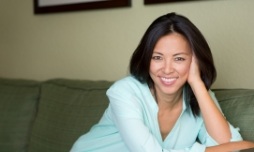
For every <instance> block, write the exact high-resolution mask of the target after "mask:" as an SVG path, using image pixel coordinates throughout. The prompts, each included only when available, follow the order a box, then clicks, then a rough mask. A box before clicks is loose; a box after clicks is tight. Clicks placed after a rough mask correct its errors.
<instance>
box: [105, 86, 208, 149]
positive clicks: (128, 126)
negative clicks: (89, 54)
mask: <svg viewBox="0 0 254 152" xmlns="http://www.w3.org/2000/svg"><path fill="white" fill-rule="evenodd" d="M107 96H108V97H109V100H110V105H109V111H110V112H111V117H112V118H111V119H112V120H113V122H114V123H115V125H116V127H117V128H118V130H119V133H120V135H121V137H122V139H123V141H124V143H125V144H126V146H127V147H128V148H129V150H130V151H142V152H194V151H199V152H204V151H205V146H204V145H201V144H199V143H195V144H194V145H193V146H192V147H187V148H183V149H181V150H173V149H164V148H163V147H162V145H161V144H160V143H159V141H158V140H157V139H156V137H155V136H154V135H153V134H152V133H151V132H150V131H149V128H148V127H147V126H146V125H145V124H144V120H143V115H142V104H141V103H140V102H139V100H140V99H139V98H138V97H137V96H135V93H134V92H133V90H131V89H129V88H128V89H127V90H126V89H124V86H121V87H116V86H113V87H111V88H110V89H109V90H108V91H107Z"/></svg>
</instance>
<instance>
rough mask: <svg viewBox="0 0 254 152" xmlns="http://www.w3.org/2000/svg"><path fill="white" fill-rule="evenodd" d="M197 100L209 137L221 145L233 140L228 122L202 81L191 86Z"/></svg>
mask: <svg viewBox="0 0 254 152" xmlns="http://www.w3.org/2000/svg"><path fill="white" fill-rule="evenodd" d="M191 88H192V90H193V92H194V94H195V96H196V98H197V101H198V104H199V107H200V111H201V114H202V116H203V119H204V123H205V126H206V129H207V132H208V133H209V135H210V136H211V137H212V138H213V139H215V140H216V141H217V142H218V143H219V144H222V143H227V142H229V141H230V139H231V133H230V128H229V124H228V122H227V120H226V119H225V118H224V116H223V114H222V113H221V111H220V110H219V108H218V107H217V105H216V104H215V102H214V101H213V99H212V98H211V96H210V94H209V92H208V91H207V89H206V88H205V85H204V83H203V82H202V81H198V82H195V83H194V84H191Z"/></svg>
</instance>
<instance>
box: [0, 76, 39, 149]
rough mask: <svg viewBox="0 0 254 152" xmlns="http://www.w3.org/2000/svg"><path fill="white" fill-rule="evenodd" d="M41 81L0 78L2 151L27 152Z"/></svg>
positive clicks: (0, 142)
mask: <svg viewBox="0 0 254 152" xmlns="http://www.w3.org/2000/svg"><path fill="white" fill-rule="evenodd" d="M39 85H40V83H39V82H36V81H30V80H21V79H5V78H0V151H2V152H14V151H19V152H26V151H27V147H28V142H29V137H30V131H31V128H32V123H33V121H34V118H35V115H36V106H37V104H38V98H39V88H40V86H39Z"/></svg>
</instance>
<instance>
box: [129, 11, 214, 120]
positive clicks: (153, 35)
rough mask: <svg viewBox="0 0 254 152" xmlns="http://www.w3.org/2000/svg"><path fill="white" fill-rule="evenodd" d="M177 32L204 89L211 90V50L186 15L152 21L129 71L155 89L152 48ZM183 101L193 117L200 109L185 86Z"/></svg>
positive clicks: (186, 85)
mask: <svg viewBox="0 0 254 152" xmlns="http://www.w3.org/2000/svg"><path fill="white" fill-rule="evenodd" d="M173 32H176V33H179V34H181V35H182V36H184V37H185V38H186V40H187V41H188V42H189V45H190V47H191V49H192V51H193V53H194V54H195V55H196V58H197V62H198V66H199V69H200V74H201V79H202V81H203V82H204V84H205V86H206V89H207V90H208V89H210V87H211V85H212V84H213V82H214V81H215V79H216V69H215V66H214V61H213V57H212V53H211V50H210V47H209V45H208V43H207V41H206V40H205V38H204V36H203V34H202V33H201V32H200V31H199V29H198V28H197V27H196V26H195V25H194V24H193V23H192V22H191V21H190V20H189V19H188V18H186V17H185V16H182V15H178V14H176V13H174V12H173V13H168V14H165V15H162V16H160V17H158V18H157V19H155V20H154V21H153V22H152V24H151V25H150V26H149V27H148V29H147V30H146V32H145V34H144V36H143V37H142V39H141V41H140V43H139V45H138V46H137V48H136V50H135V51H134V52H133V54H132V57H131V60H130V65H129V68H130V69H129V70H130V74H132V75H133V76H134V77H135V78H136V79H137V80H139V81H140V82H141V83H147V84H148V85H149V87H154V82H153V80H152V79H151V77H150V75H149V69H150V62H151V58H152V54H153V50H154V47H155V45H156V43H157V42H158V40H159V39H160V38H161V37H163V36H165V35H168V34H170V33H173ZM185 93H186V98H185V99H186V100H187V101H188V102H189V104H190V106H191V109H192V112H193V114H194V115H195V116H197V115H199V113H200V108H199V106H198V102H197V99H196V97H195V95H194V93H193V91H192V89H191V88H190V86H189V84H188V83H187V82H186V84H185Z"/></svg>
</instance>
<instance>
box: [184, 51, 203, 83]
mask: <svg viewBox="0 0 254 152" xmlns="http://www.w3.org/2000/svg"><path fill="white" fill-rule="evenodd" d="M187 81H188V83H189V84H190V85H192V84H194V83H196V82H200V81H202V80H201V77H200V70H199V67H198V63H197V60H196V56H195V55H194V54H193V55H192V61H191V65H190V69H189V76H188V80H187Z"/></svg>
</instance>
